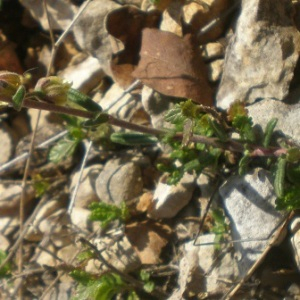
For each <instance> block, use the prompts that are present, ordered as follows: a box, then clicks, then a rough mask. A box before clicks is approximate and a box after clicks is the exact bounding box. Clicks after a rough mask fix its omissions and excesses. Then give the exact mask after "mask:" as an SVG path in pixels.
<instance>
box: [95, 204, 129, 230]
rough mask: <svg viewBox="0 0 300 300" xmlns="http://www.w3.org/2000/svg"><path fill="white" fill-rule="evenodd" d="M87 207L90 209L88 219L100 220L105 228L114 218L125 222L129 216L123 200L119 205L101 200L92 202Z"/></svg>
mask: <svg viewBox="0 0 300 300" xmlns="http://www.w3.org/2000/svg"><path fill="white" fill-rule="evenodd" d="M89 209H90V210H91V214H90V220H92V221H100V222H101V227H102V228H106V227H107V226H108V225H109V223H111V222H112V221H115V220H120V221H122V222H125V221H126V220H127V219H128V218H129V216H130V215H129V210H128V208H127V206H126V204H125V203H124V202H122V203H121V205H120V207H117V206H115V205H111V204H106V203H103V202H93V203H91V204H90V206H89Z"/></svg>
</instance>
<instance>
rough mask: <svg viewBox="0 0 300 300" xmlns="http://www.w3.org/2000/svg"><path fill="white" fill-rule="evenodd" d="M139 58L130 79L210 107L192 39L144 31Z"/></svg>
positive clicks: (208, 91) (204, 73) (210, 95)
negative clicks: (138, 80) (135, 79)
mask: <svg viewBox="0 0 300 300" xmlns="http://www.w3.org/2000/svg"><path fill="white" fill-rule="evenodd" d="M140 56H141V59H140V62H139V64H138V67H137V68H136V69H135V70H134V72H133V73H132V75H133V76H134V77H135V78H138V79H140V80H141V81H142V82H143V83H144V84H145V85H147V86H149V87H151V88H153V89H154V90H156V91H158V92H160V93H162V94H165V95H168V96H174V97H182V98H189V99H192V100H193V101H195V102H198V103H201V104H203V105H207V106H212V105H213V97H212V90H211V88H210V86H209V83H208V80H207V75H206V69H205V65H204V63H203V61H202V58H201V55H200V54H199V53H198V52H197V50H196V47H194V46H193V43H192V39H191V36H185V37H184V38H180V37H178V36H177V35H175V34H173V33H171V32H164V31H160V30H157V29H148V28H146V29H144V31H143V37H142V48H141V52H140Z"/></svg>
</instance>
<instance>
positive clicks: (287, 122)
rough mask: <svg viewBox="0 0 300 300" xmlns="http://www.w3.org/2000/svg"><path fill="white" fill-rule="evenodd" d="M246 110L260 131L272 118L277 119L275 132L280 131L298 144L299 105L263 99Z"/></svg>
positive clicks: (299, 129) (299, 135)
mask: <svg viewBox="0 0 300 300" xmlns="http://www.w3.org/2000/svg"><path fill="white" fill-rule="evenodd" d="M247 109H248V112H249V116H251V117H252V120H253V124H259V125H260V126H261V127H262V130H264V129H265V128H266V126H267V123H268V122H269V121H270V120H271V119H272V118H278V122H277V125H276V127H275V131H277V130H279V131H281V132H282V133H284V134H285V135H286V136H288V137H291V138H292V139H293V140H294V141H295V142H297V143H299V144H300V119H299V113H300V103H296V104H286V103H283V102H282V101H276V100H272V99H264V100H263V101H260V102H257V103H255V104H253V105H250V106H248V107H247ZM266 112H267V116H266Z"/></svg>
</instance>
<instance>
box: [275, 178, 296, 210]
mask: <svg viewBox="0 0 300 300" xmlns="http://www.w3.org/2000/svg"><path fill="white" fill-rule="evenodd" d="M276 206H277V209H286V210H294V209H299V208H300V186H299V182H298V185H296V186H291V187H290V188H289V189H288V191H287V192H286V193H285V194H283V196H282V197H279V198H277V201H276Z"/></svg>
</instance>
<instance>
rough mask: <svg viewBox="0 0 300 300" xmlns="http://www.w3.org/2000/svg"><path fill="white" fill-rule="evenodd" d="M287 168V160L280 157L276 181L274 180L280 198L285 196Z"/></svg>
mask: <svg viewBox="0 0 300 300" xmlns="http://www.w3.org/2000/svg"><path fill="white" fill-rule="evenodd" d="M285 168H286V158H285V157H279V159H278V161H277V164H276V170H275V179H274V190H275V193H276V196H277V197H278V198H282V197H283V196H284V183H285Z"/></svg>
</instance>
